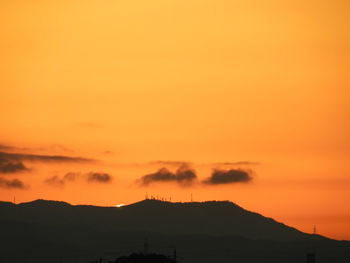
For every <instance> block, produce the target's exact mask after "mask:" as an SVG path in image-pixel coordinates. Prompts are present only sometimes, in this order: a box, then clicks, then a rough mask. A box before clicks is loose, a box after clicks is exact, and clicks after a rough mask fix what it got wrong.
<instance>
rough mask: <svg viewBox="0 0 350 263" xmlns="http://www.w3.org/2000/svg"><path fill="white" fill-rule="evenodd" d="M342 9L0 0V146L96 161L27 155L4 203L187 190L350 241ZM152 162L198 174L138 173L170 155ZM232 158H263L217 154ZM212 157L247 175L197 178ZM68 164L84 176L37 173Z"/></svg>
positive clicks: (111, 199)
mask: <svg viewBox="0 0 350 263" xmlns="http://www.w3.org/2000/svg"><path fill="white" fill-rule="evenodd" d="M349 11H350V4H349V2H348V1H345V0H344V1H342V0H333V1H331V0H321V1H320V0H319V1H298V0H297V1H289V0H288V1H260V0H248V1H231V0H230V1H229V0H215V1H212V0H207V1H203V0H169V1H164V0H150V1H140V0H134V1H115V0H114V1H112V0H110V1H92V0H84V1H82V0H81V1H79V0H74V1H72V0H70V1H40V0H38V1H25V0H11V1H10V0H5V1H1V3H0V58H1V59H0V110H1V113H2V114H1V122H0V123H1V124H0V125H1V126H0V145H3V146H11V147H12V148H6V147H3V148H1V146H0V151H2V152H6V151H7V152H22V153H30V154H41V155H52V154H58V155H64V156H80V157H85V158H93V159H98V160H100V161H99V162H93V163H90V162H88V163H85V164H82V163H76V162H70V163H57V162H45V161H39V162H31V161H28V160H24V161H23V162H24V164H25V165H26V166H27V167H28V168H30V171H26V172H23V173H18V174H17V173H13V174H12V173H11V174H9V173H6V174H5V173H3V174H2V173H0V178H5V179H6V180H13V179H15V178H17V179H19V180H21V181H23V182H24V183H25V185H26V186H28V188H26V189H16V188H9V187H1V188H0V200H12V199H13V196H16V200H18V201H19V202H23V201H29V200H32V199H37V198H44V199H55V200H64V201H68V202H71V203H73V204H78V203H80V204H81V203H84V204H96V205H115V204H118V203H130V202H134V201H137V200H139V199H141V198H144V195H145V192H148V193H150V194H154V195H159V196H169V195H171V196H172V198H173V199H172V200H175V201H180V200H182V201H189V200H190V195H191V193H193V195H194V198H195V200H197V201H201V200H211V199H218V200H221V199H229V200H231V201H234V202H236V203H238V204H239V205H241V206H243V207H245V208H247V209H249V210H254V211H257V212H259V213H262V214H264V215H266V216H269V217H273V218H275V219H277V220H279V221H282V222H284V223H287V224H289V225H292V226H295V227H297V228H299V229H301V230H303V231H306V232H311V231H312V228H313V225H314V224H316V225H317V228H318V231H319V232H320V234H324V235H328V236H330V237H334V238H338V239H350V224H349V222H350V209H349V208H348V207H349V205H348V204H349V202H350V194H349V189H350V167H349V165H348V164H349V157H350V136H349V134H350V122H349V114H350V107H349V105H350V104H349V103H350V89H349V86H350V85H349V84H350V78H349V76H348V75H349V74H348V72H349V68H350V48H349V47H350V18H349V16H348V14H349ZM158 160H165V161H185V162H190V163H192V165H191V167H192V168H193V169H195V171H196V174H197V177H198V183H196V184H194V185H193V186H191V187H181V186H179V185H177V184H176V183H155V184H151V185H149V186H148V187H141V186H139V185H137V184H135V180H137V179H138V178H140V177H142V176H143V175H145V174H149V173H153V172H155V171H156V170H157V169H158V168H161V167H163V166H166V167H168V168H169V169H170V170H172V171H174V170H176V168H177V167H176V166H174V165H169V164H152V165H150V164H149V162H152V161H158ZM238 161H249V162H257V163H259V164H245V165H229V166H227V165H226V166H222V165H218V164H216V163H220V162H238ZM218 167H220V168H222V169H239V168H240V169H252V170H253V171H254V175H253V180H251V181H250V182H248V183H232V184H227V185H215V186H210V185H204V184H202V183H201V181H202V180H203V179H205V178H206V177H208V176H210V173H211V171H212V169H213V168H218ZM68 172H74V173H80V174H83V175H81V176H80V177H79V179H77V180H76V181H74V182H67V183H65V184H64V185H61V186H58V185H52V184H48V183H45V180H47V179H48V178H52V177H53V176H57V177H58V178H62V177H63V176H64V175H65V174H66V173H68ZM89 172H100V173H108V174H110V175H111V177H112V180H111V182H109V183H98V182H97V183H96V182H95V183H94V182H87V181H86V180H85V179H86V178H85V177H84V176H86V174H88V173H89ZM84 178H85V179H84ZM0 181H1V180H0ZM0 186H1V183H0Z"/></svg>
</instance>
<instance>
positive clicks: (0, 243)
mask: <svg viewBox="0 0 350 263" xmlns="http://www.w3.org/2000/svg"><path fill="white" fill-rule="evenodd" d="M0 237H1V238H0V249H1V251H0V252H1V253H0V262H2V263H7V262H14V263H17V262H21V263H23V262H40V263H41V262H42V263H44V262H72V263H73V262H82V263H83V262H87V261H88V260H91V259H94V258H99V257H103V258H107V259H108V258H110V259H112V258H116V257H117V256H120V255H127V254H128V253H131V252H138V251H140V250H142V247H143V242H144V239H145V237H147V238H148V239H149V240H150V245H149V246H150V250H153V251H155V252H161V253H163V254H166V253H169V252H170V251H171V249H170V248H171V247H174V246H176V247H177V248H178V255H179V262H180V263H187V262H188V263H190V262H191V263H197V262H198V263H199V262H208V263H209V262H214V261H215V262H216V261H219V262H233V259H235V260H234V261H235V262H286V263H289V262H304V259H305V254H306V253H307V252H308V251H310V250H313V249H315V247H316V248H318V250H319V252H318V255H317V258H318V261H317V262H339V263H343V262H344V263H345V262H350V245H349V243H348V242H339V241H334V240H330V239H327V238H324V237H322V236H318V235H310V234H306V233H303V232H300V231H298V230H296V229H294V228H291V227H289V226H286V225H284V224H281V223H278V222H276V221H274V220H273V219H271V218H266V217H264V216H262V215H259V214H256V213H253V212H249V211H247V210H245V209H243V208H241V207H239V206H238V205H236V204H234V203H231V202H227V201H220V202H216V201H210V202H192V203H170V202H163V201H158V200H143V201H141V202H138V203H135V204H131V205H128V206H124V207H119V208H117V207H96V206H84V205H78V206H72V205H70V204H68V203H65V202H56V201H45V200H36V201H33V202H29V203H22V204H18V205H15V204H12V203H7V202H0ZM63 259H64V260H63Z"/></svg>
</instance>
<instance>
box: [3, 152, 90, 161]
mask: <svg viewBox="0 0 350 263" xmlns="http://www.w3.org/2000/svg"><path fill="white" fill-rule="evenodd" d="M0 160H10V161H41V162H92V161H94V160H93V159H87V158H81V157H71V156H62V155H39V154H23V153H7V152H0Z"/></svg>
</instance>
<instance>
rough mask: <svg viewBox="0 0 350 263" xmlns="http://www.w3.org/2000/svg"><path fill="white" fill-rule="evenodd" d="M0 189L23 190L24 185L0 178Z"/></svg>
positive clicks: (16, 181)
mask: <svg viewBox="0 0 350 263" xmlns="http://www.w3.org/2000/svg"><path fill="white" fill-rule="evenodd" d="M0 187H2V188H7V189H25V188H26V186H25V185H24V183H23V182H22V181H20V180H18V179H11V180H7V179H4V178H1V177H0Z"/></svg>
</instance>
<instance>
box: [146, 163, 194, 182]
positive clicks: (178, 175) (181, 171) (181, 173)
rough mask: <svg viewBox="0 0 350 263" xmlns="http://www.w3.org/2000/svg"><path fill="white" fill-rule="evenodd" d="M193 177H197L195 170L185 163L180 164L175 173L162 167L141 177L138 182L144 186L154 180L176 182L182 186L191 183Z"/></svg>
mask: <svg viewBox="0 0 350 263" xmlns="http://www.w3.org/2000/svg"><path fill="white" fill-rule="evenodd" d="M195 179H197V176H196V173H195V171H194V170H193V169H191V168H189V167H188V166H187V165H182V166H181V167H180V168H178V169H177V170H176V172H175V173H173V172H171V171H169V170H168V169H167V168H165V167H163V168H161V169H159V170H158V171H157V172H155V173H152V174H147V175H145V176H143V177H141V179H140V180H139V183H140V184H141V185H143V186H146V185H149V184H151V183H154V182H176V183H178V184H180V185H182V186H188V185H191V184H192V183H193V181H194V180H195Z"/></svg>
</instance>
